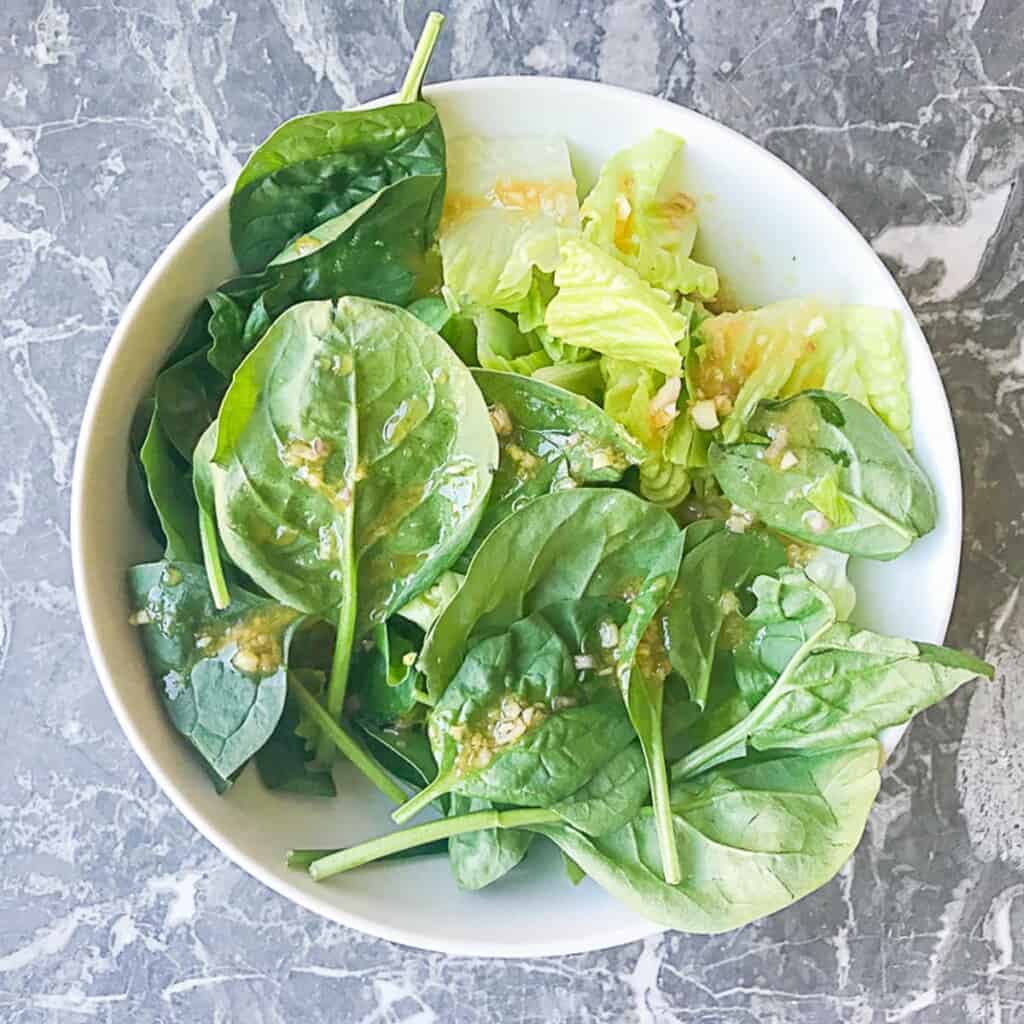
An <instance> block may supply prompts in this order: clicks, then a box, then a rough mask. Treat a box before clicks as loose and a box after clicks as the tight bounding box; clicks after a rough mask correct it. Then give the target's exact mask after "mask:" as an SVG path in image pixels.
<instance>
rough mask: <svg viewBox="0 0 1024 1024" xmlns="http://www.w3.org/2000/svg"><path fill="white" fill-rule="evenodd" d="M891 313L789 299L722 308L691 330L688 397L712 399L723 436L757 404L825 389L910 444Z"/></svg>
mask: <svg viewBox="0 0 1024 1024" xmlns="http://www.w3.org/2000/svg"><path fill="white" fill-rule="evenodd" d="M902 334H903V321H902V318H901V316H900V314H899V312H898V311H896V310H889V309H880V308H875V307H871V306H830V305H825V304H823V303H820V302H818V301H816V300H814V299H792V300H787V301H785V302H776V303H773V304H771V305H768V306H763V307H762V308H760V309H753V310H747V311H744V312H739V313H722V314H720V315H719V316H713V317H709V318H707V319H706V320H704V321H703V322H702V323H701V324H700V326H699V327H698V328H697V330H696V331H695V335H694V338H695V341H696V342H697V344H696V345H694V346H693V348H692V349H691V351H690V354H689V357H688V359H687V366H686V376H687V386H688V389H689V392H690V395H691V398H692V400H693V401H701V400H706V399H714V400H716V403H717V405H718V408H719V412H720V414H721V415H722V417H723V419H722V423H721V426H722V435H723V437H724V439H725V441H726V442H732V441H736V440H737V439H738V438H739V437H740V436H741V435H742V433H743V429H744V425H745V424H746V422H747V420H748V419H749V418H750V416H751V414H752V413H753V411H754V409H755V408H756V407H757V403H758V402H760V401H761V400H762V399H764V398H780V397H781V398H785V397H789V396H791V395H795V394H797V393H798V392H800V391H805V390H807V389H808V388H827V389H829V390H832V391H839V392H841V393H844V394H847V395H849V396H850V397H851V398H856V399H857V400H858V401H860V402H862V403H864V404H865V405H867V406H868V407H869V408H870V409H873V410H874V411H875V412H876V413H877V414H878V416H880V417H881V419H882V420H883V422H884V423H885V424H886V425H887V426H888V427H889V429H890V430H892V431H893V433H895V434H896V435H897V436H898V437H899V438H900V440H901V441H902V442H903V443H904V444H905V445H906V446H907V447H909V446H910V393H909V391H908V390H907V366H906V358H905V356H904V353H903V344H902Z"/></svg>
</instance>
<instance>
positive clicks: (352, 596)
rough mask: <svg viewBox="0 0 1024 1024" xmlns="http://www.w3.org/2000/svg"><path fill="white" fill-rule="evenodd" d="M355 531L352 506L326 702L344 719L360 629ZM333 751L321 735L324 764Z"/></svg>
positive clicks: (329, 711) (332, 712)
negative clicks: (357, 634)
mask: <svg viewBox="0 0 1024 1024" xmlns="http://www.w3.org/2000/svg"><path fill="white" fill-rule="evenodd" d="M353 532H354V531H353V515H352V512H351V509H350V510H349V513H348V515H347V516H346V517H345V536H344V537H343V538H342V544H343V545H344V551H345V555H346V557H345V562H346V564H345V565H344V567H343V568H342V573H343V579H344V584H343V586H344V591H343V593H342V597H341V603H340V604H339V605H338V628H337V632H336V633H335V634H334V655H333V657H332V659H331V677H330V679H329V680H328V681H327V698H326V700H325V701H324V703H325V705H326V707H327V714H328V715H330V716H331V718H332V719H334V720H335V721H338V720H339V719H340V718H341V710H342V708H343V707H344V706H345V691H346V690H347V689H348V669H349V664H350V662H351V660H352V643H353V641H354V640H355V632H356V560H355V538H354V536H353ZM332 753H333V749H332V747H331V743H330V740H329V739H328V738H327V737H326V736H321V737H320V742H319V743H318V744H317V748H316V759H317V760H318V761H320V762H321V763H322V764H330V760H331V754H332Z"/></svg>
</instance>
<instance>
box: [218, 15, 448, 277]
mask: <svg viewBox="0 0 1024 1024" xmlns="http://www.w3.org/2000/svg"><path fill="white" fill-rule="evenodd" d="M442 22H443V18H442V17H441V16H440V15H431V16H430V17H429V18H428V19H427V21H426V24H425V25H424V28H423V34H422V36H421V37H420V40H419V43H418V44H417V47H416V51H415V53H414V54H413V57H412V61H411V63H410V66H409V71H408V74H407V75H406V80H405V83H404V84H403V86H402V92H401V95H400V99H401V100H402V102H399V103H397V104H392V105H391V106H387V107H377V108H375V109H373V110H353V111H325V112H323V113H319V114H310V115H308V116H306V117H296V118H293V119H292V120H291V121H286V122H285V123H284V124H283V125H281V126H280V127H279V128H278V129H277V130H276V131H275V132H274V133H273V134H272V135H271V136H270V138H268V139H267V140H266V142H264V143H263V144H262V145H261V146H259V147H258V148H257V150H256V151H255V152H254V153H253V154H252V156H250V157H249V159H248V161H247V162H246V164H245V167H243V168H242V172H241V174H239V176H238V180H237V181H236V182H235V189H234V193H233V195H232V197H231V244H232V248H233V249H234V251H235V258H236V259H237V260H238V264H239V266H240V267H242V268H243V269H247V270H261V269H262V268H263V267H264V265H265V264H266V263H267V261H268V260H269V259H270V258H271V257H272V256H273V255H274V253H276V252H278V251H280V249H281V248H282V247H283V246H284V245H286V244H287V243H288V242H290V241H291V240H292V239H293V238H295V237H296V236H298V235H301V234H303V233H305V232H308V231H310V230H312V229H313V228H315V227H316V226H317V225H319V224H323V223H324V222H325V221H328V220H330V219H331V218H332V217H335V216H337V215H338V214H340V213H344V212H345V211H346V210H348V209H350V208H351V207H352V206H354V205H356V204H357V203H358V202H360V201H361V200H363V199H365V198H366V197H368V196H370V195H372V194H373V193H374V192H378V191H380V189H382V188H384V187H385V186H386V185H389V184H392V183H394V182H396V181H399V180H401V179H403V178H407V177H410V176H412V175H436V176H439V177H440V176H443V174H444V171H445V151H444V134H443V132H442V131H441V123H440V121H439V120H438V117H437V112H436V111H435V110H434V108H433V107H432V106H430V104H429V103H424V102H422V100H420V99H419V94H420V87H421V84H422V81H423V75H424V74H425V72H426V69H427V64H428V63H429V61H430V55H431V53H432V51H433V48H434V44H435V43H436V41H437V35H438V32H439V31H440V27H441V24H442ZM442 199H443V190H441V195H439V196H438V198H437V201H436V204H435V205H436V209H435V210H434V211H433V212H432V214H431V219H432V227H431V232H433V230H435V229H436V227H437V222H438V220H439V219H440V215H441V201H442Z"/></svg>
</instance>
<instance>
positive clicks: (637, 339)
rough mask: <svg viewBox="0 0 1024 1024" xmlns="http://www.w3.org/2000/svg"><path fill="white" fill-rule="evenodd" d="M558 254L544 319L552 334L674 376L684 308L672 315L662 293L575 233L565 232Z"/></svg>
mask: <svg viewBox="0 0 1024 1024" xmlns="http://www.w3.org/2000/svg"><path fill="white" fill-rule="evenodd" d="M560 251H561V262H560V263H559V265H558V269H557V270H556V271H555V285H556V286H557V287H558V292H557V294H556V295H555V297H554V298H553V299H552V300H551V301H550V303H549V304H548V307H547V312H546V314H545V317H544V323H545V326H546V327H547V329H548V330H549V331H550V332H551V334H552V335H553V336H554V337H555V338H557V339H559V340H560V341H562V342H564V343H566V344H569V345H573V346H575V347H576V348H583V349H591V350H593V351H595V352H600V353H601V354H602V355H607V356H612V357H614V358H616V359H628V360H629V361H630V362H633V363H636V364H638V365H640V366H646V367H648V368H650V369H652V370H657V371H658V372H660V373H664V374H666V375H668V376H679V374H680V373H681V371H682V356H681V354H680V349H684V350H685V346H686V343H687V337H688V331H689V306H688V305H687V307H686V308H685V312H680V311H678V310H676V309H675V308H674V307H673V305H672V303H671V302H670V301H669V298H668V296H667V295H666V293H665V292H662V291H659V290H658V289H656V288H652V287H651V286H650V285H649V284H648V283H647V282H646V281H644V280H643V279H642V278H641V277H640V276H639V274H637V273H636V271H635V270H631V269H630V268H629V267H627V266H625V265H624V264H622V263H620V262H619V261H618V260H617V259H616V258H615V257H614V256H611V255H609V254H608V253H607V252H605V251H604V250H603V249H601V248H599V247H598V246H596V245H594V244H593V243H592V242H588V241H586V240H585V239H584V238H582V237H581V236H580V235H579V234H575V233H564V234H563V235H562V239H561V246H560Z"/></svg>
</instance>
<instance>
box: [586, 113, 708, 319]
mask: <svg viewBox="0 0 1024 1024" xmlns="http://www.w3.org/2000/svg"><path fill="white" fill-rule="evenodd" d="M682 145H683V140H682V139H681V138H679V136H678V135H672V134H670V133H669V132H664V131H656V132H654V134H653V135H651V136H649V137H648V138H646V139H644V140H643V141H642V142H639V143H637V144H636V145H635V146H631V147H630V148H629V149H624V150H621V151H620V152H618V153H616V154H615V156H613V157H612V158H611V159H610V160H609V161H608V162H607V163H606V164H605V165H604V167H603V168H602V169H601V174H600V176H599V177H598V180H597V184H596V185H595V186H594V187H593V189H592V190H591V192H590V194H589V195H588V196H587V198H586V199H585V200H584V202H583V205H582V207H581V208H580V218H581V220H582V221H583V232H584V234H585V235H586V237H587V238H588V239H589V240H590V241H591V242H593V243H594V244H596V245H599V246H601V248H603V249H605V250H606V251H607V252H610V253H613V254H614V255H615V256H616V257H617V258H618V259H620V260H622V262H624V263H626V264H628V265H629V266H630V267H632V268H633V269H634V270H635V271H636V272H637V273H638V274H639V275H640V276H641V277H642V278H643V279H644V280H645V281H647V282H648V283H649V284H652V285H654V286H655V287H656V288H663V289H664V290H665V291H669V292H673V291H677V292H680V293H681V294H684V295H688V294H696V295H699V296H700V297H701V298H705V299H707V298H712V297H713V296H714V295H715V294H716V293H717V291H718V274H717V273H716V272H715V270H714V268H713V267H708V266H705V265H703V264H701V263H698V262H697V261H696V260H694V259H692V257H691V253H692V252H693V244H694V241H695V239H696V237H697V213H696V203H695V201H694V200H693V198H692V197H691V196H689V195H687V194H686V193H685V192H682V191H680V190H678V189H674V188H672V187H671V181H672V177H673V175H672V174H671V173H669V168H670V166H671V164H672V163H673V161H674V160H675V159H676V156H677V155H678V153H679V151H680V149H681V148H682Z"/></svg>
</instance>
